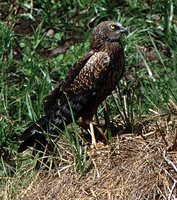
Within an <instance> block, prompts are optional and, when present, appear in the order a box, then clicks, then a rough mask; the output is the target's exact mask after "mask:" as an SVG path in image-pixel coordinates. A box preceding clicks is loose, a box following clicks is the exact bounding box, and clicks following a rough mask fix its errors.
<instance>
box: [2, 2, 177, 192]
mask: <svg viewBox="0 0 177 200" xmlns="http://www.w3.org/2000/svg"><path fill="white" fill-rule="evenodd" d="M30 2H31V1H20V0H18V1H17V4H18V6H19V7H18V9H20V10H21V12H20V11H19V10H16V9H17V8H16V7H15V5H13V4H10V3H9V2H2V3H0V11H3V12H2V14H3V15H2V18H1V21H0V49H1V51H0V99H1V101H0V146H1V149H2V151H3V152H5V153H6V154H7V155H8V156H9V158H8V157H7V156H6V157H5V158H6V160H2V161H1V163H0V176H5V177H9V176H12V175H13V174H15V176H16V177H17V179H18V177H20V178H19V179H18V181H17V182H18V184H19V185H20V184H22V182H21V179H22V177H24V176H25V177H26V178H27V177H28V175H29V174H31V172H32V171H33V170H34V168H33V167H34V163H33V161H29V162H27V163H26V164H23V167H22V169H19V168H20V167H21V161H20V160H21V158H19V155H17V154H16V150H17V144H16V143H15V142H14V134H17V135H18V134H20V133H21V132H22V131H23V130H25V128H26V127H28V125H29V124H30V123H32V122H33V121H35V120H36V119H38V118H39V117H40V116H41V115H42V107H43V106H42V102H43V98H44V97H45V95H47V94H48V93H49V91H51V89H52V88H53V87H54V86H55V85H56V84H57V83H58V82H59V81H60V80H62V79H64V77H65V75H66V73H67V71H68V69H69V68H70V67H71V66H72V65H73V63H74V62H75V61H76V60H77V59H78V58H79V57H80V56H81V55H83V54H84V52H85V51H86V50H87V48H88V46H89V37H90V33H91V30H92V27H93V26H94V25H96V24H97V23H98V22H100V21H102V20H114V21H120V22H121V23H122V24H123V25H124V26H127V27H129V29H130V33H129V35H128V36H127V37H124V38H123V45H124V47H125V54H126V74H127V75H131V79H127V78H125V77H126V76H125V77H124V78H123V79H122V80H121V82H120V84H119V87H120V94H118V97H119V98H117V99H113V98H111V97H110V98H109V102H110V107H111V108H112V109H111V112H110V115H111V118H114V116H116V115H119V116H121V113H122V118H124V120H125V123H126V122H127V120H128V121H129V122H130V123H135V122H134V121H132V120H134V117H133V116H139V119H141V116H142V115H145V114H147V113H148V109H149V108H151V109H154V110H156V111H158V112H160V113H164V112H168V111H169V107H168V104H167V102H168V100H169V98H171V99H173V100H174V102H177V91H176V90H177V89H176V84H177V69H176V68H177V55H176V52H177V23H176V21H175V20H176V18H177V2H176V1H173V0H169V1H164V0H160V1H154V2H153V3H152V4H148V1H147V2H146V1H138V0H136V1H134V3H132V1H130V0H126V1H120V2H122V4H121V3H120V4H119V3H116V1H115V2H113V3H111V2H109V1H106V0H102V1H89V0H80V1H69V0H68V1H65V2H62V3H61V2H54V1H52V2H51V1H48V0H45V1H44V0H39V1H37V3H35V2H33V3H34V4H33V7H31V6H30ZM49 2H50V3H49ZM117 2H119V1H117ZM25 24H28V25H27V27H23V25H25ZM88 27H90V29H89V28H88ZM28 29H29V30H28ZM50 29H53V30H54V32H55V34H54V36H53V37H47V36H46V33H47V31H48V30H50ZM68 39H72V44H71V46H70V48H69V49H68V51H67V52H66V53H65V54H61V55H57V56H53V57H49V58H47V57H43V56H41V55H40V52H41V51H43V50H46V49H53V48H56V47H58V45H62V44H63V43H64V42H65V41H66V40H68ZM123 102H124V103H123ZM125 102H126V103H127V105H128V109H127V110H126V112H127V113H126V112H125ZM102 115H103V111H102V108H101V106H100V110H99V116H100V118H101V116H102ZM69 131H70V130H67V131H66V138H67V140H68V143H69V144H70V145H69V146H70V147H71V149H74V151H71V152H73V154H74V156H76V160H77V164H78V169H79V171H80V172H81V173H83V172H84V168H85V166H86V151H87V149H86V147H84V148H82V147H81V145H80V143H79V138H78V135H77V127H76V126H75V125H74V127H73V131H74V133H75V136H74V137H75V138H76V143H74V142H73V138H69V134H70V132H69ZM67 133H68V134H67ZM27 165H29V166H27ZM27 168H28V169H30V170H31V171H30V170H29V173H27V174H26V175H24V176H23V173H22V172H23V170H24V171H25V169H27ZM25 180H27V182H28V180H29V179H25ZM7 182H9V180H8V179H2V183H3V184H8V183H7ZM24 185H25V184H24ZM10 187H11V191H12V193H13V192H15V186H10Z"/></svg>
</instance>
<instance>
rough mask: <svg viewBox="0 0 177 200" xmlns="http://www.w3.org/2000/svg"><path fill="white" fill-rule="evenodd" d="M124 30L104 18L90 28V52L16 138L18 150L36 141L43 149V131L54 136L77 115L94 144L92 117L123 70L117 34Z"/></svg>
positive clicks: (118, 24)
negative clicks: (18, 143)
mask: <svg viewBox="0 0 177 200" xmlns="http://www.w3.org/2000/svg"><path fill="white" fill-rule="evenodd" d="M125 31H126V29H125V28H123V26H122V25H121V24H120V23H117V22H112V21H104V22H101V23H100V24H98V25H97V26H96V28H95V29H94V31H93V35H92V39H91V42H90V49H89V51H88V52H87V53H86V54H85V55H84V56H83V57H81V58H80V59H79V60H78V61H77V62H76V63H75V64H74V65H73V67H71V69H70V70H69V72H68V74H67V76H66V78H65V79H64V80H63V81H62V82H61V83H60V84H59V85H58V86H57V87H56V88H55V89H54V90H53V91H52V92H51V93H50V94H49V95H48V96H47V97H46V98H45V101H44V116H43V117H41V118H40V119H39V120H38V121H37V122H36V123H34V124H32V125H31V126H30V127H29V128H28V129H26V130H25V131H24V133H23V134H22V135H21V136H20V137H19V141H20V147H19V152H22V151H24V150H26V149H27V147H28V146H33V145H34V144H36V149H40V150H41V149H44V148H42V147H45V146H46V144H47V140H46V138H45V134H46V133H48V134H49V135H50V134H51V135H57V134H58V129H60V130H62V131H63V130H64V128H65V126H67V125H69V124H70V123H72V122H73V117H74V119H75V120H78V119H79V118H80V117H81V118H82V120H83V123H86V124H89V125H90V133H91V137H92V144H94V145H95V143H96V141H95V136H94V132H93V124H92V118H93V115H94V114H95V113H96V111H97V108H98V106H99V105H100V104H101V103H102V101H104V100H105V99H106V98H107V96H108V95H110V94H111V92H112V91H113V90H114V89H115V87H116V84H117V83H118V81H119V80H120V78H121V77H122V75H123V72H124V50H123V48H122V46H121V43H120V35H121V33H123V32H125Z"/></svg>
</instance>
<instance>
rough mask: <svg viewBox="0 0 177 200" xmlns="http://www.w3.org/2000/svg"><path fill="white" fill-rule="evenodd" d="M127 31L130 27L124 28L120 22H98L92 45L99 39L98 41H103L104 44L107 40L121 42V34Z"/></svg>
mask: <svg viewBox="0 0 177 200" xmlns="http://www.w3.org/2000/svg"><path fill="white" fill-rule="evenodd" d="M127 32H128V29H127V28H124V27H123V26H122V25H121V24H120V23H118V22H113V21H103V22H101V23H100V24H98V25H97V26H96V27H95V29H94V31H93V36H92V43H93V44H92V46H93V45H94V43H95V41H97V43H98V42H99V43H100V45H101V43H103V44H104V43H105V42H110V43H112V42H119V39H120V35H121V34H122V33H127ZM97 46H98V44H97Z"/></svg>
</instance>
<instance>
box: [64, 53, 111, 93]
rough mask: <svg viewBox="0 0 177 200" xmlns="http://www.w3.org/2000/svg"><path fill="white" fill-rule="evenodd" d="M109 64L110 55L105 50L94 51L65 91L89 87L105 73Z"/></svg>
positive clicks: (76, 91) (81, 89)
mask: <svg viewBox="0 0 177 200" xmlns="http://www.w3.org/2000/svg"><path fill="white" fill-rule="evenodd" d="M109 66H110V57H109V55H108V53H107V52H95V53H94V54H93V55H92V56H91V57H90V58H89V59H88V61H87V63H86V64H85V66H84V67H83V68H82V69H81V70H80V72H79V74H78V75H77V76H76V77H75V79H74V80H73V82H72V83H71V85H70V87H68V88H67V93H68V92H72V93H79V92H82V91H83V90H88V89H91V88H92V86H94V84H95V83H96V82H97V80H98V79H100V78H101V77H102V74H104V73H106V71H107V70H108V68H109Z"/></svg>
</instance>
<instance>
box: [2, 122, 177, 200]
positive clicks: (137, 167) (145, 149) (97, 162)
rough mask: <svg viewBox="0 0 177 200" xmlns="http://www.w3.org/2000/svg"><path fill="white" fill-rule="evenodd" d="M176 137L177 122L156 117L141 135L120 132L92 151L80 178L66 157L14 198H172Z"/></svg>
mask: <svg viewBox="0 0 177 200" xmlns="http://www.w3.org/2000/svg"><path fill="white" fill-rule="evenodd" d="M175 141H176V120H171V121H168V122H167V121H166V120H164V119H163V120H160V119H159V120H158V121H157V120H155V121H153V122H151V124H150V125H148V126H146V127H144V134H143V137H142V136H137V135H132V134H124V135H121V136H119V137H117V138H114V142H113V144H112V145H109V146H103V145H101V144H100V145H99V146H98V149H96V150H90V151H89V152H88V154H89V155H88V162H89V163H91V164H90V167H89V169H88V171H87V173H86V174H85V175H84V176H80V174H79V173H77V172H76V170H75V166H74V159H73V158H71V157H70V164H68V165H65V166H61V167H58V168H57V169H56V170H57V171H54V170H53V171H52V172H50V173H48V174H45V173H43V172H38V173H37V175H36V176H35V177H34V179H33V180H32V181H31V183H30V184H29V186H28V188H26V189H23V190H21V191H20V193H19V194H18V195H17V196H16V199H18V200H20V199H24V200H34V199H39V200H44V199H45V200H50V199H51V200H53V199H67V200H68V199H79V200H83V199H85V200H93V199H101V200H102V199H106V200H107V199H108V200H109V199H118V200H135V199H136V200H145V199H148V200H161V199H164V200H167V199H168V200H175V199H177V151H176V150H177V145H176V142H175ZM68 156H69V154H68ZM72 161H73V163H72ZM4 195H5V193H4Z"/></svg>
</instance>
